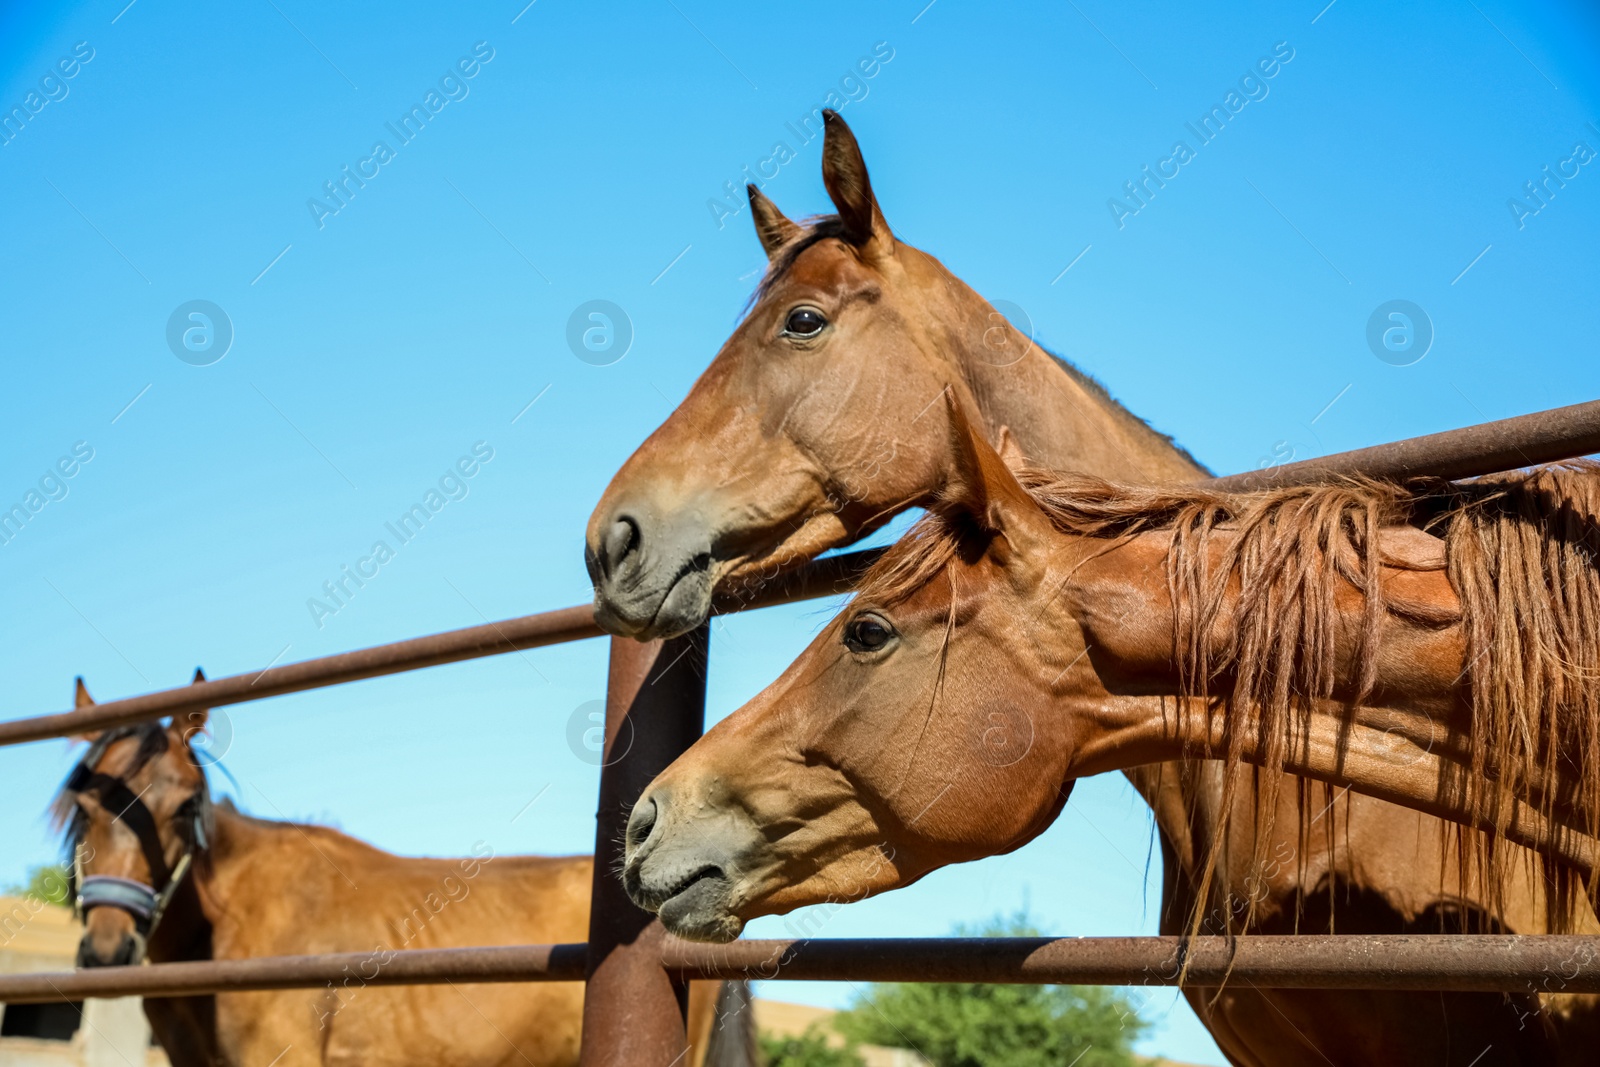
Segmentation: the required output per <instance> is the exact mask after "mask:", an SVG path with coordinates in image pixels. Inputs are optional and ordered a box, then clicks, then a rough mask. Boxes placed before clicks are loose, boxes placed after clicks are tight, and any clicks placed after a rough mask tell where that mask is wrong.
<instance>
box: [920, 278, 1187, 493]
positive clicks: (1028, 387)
mask: <svg viewBox="0 0 1600 1067" xmlns="http://www.w3.org/2000/svg"><path fill="white" fill-rule="evenodd" d="M925 258H926V261H927V262H926V265H924V267H923V270H922V271H918V272H917V273H919V274H924V273H925V272H926V271H929V270H931V271H932V272H934V278H935V279H936V281H935V288H936V291H940V292H942V295H943V297H944V300H943V301H941V302H942V303H943V304H944V305H945V316H944V317H945V318H946V321H945V322H944V323H943V324H942V325H943V328H942V329H941V330H939V331H938V332H937V334H936V341H935V343H936V344H937V345H938V346H939V347H940V348H942V349H943V353H942V354H943V356H944V357H945V358H946V359H947V360H948V361H949V362H950V363H951V364H952V365H953V367H954V368H955V370H956V373H957V374H958V375H959V377H960V379H961V381H962V382H963V383H964V384H965V385H966V386H967V388H968V389H969V390H970V391H971V393H972V398H973V400H974V401H976V403H977V406H978V410H979V411H980V412H981V413H982V415H983V419H984V422H985V423H986V424H987V428H988V429H989V430H990V432H991V435H993V434H997V433H998V432H999V429H1000V427H1002V426H1004V427H1007V428H1009V430H1010V432H1011V435H1012V437H1013V438H1014V439H1015V440H1016V443H1017V445H1018V446H1019V447H1020V448H1021V450H1022V453H1023V455H1024V456H1025V457H1026V458H1027V460H1028V462H1029V463H1030V464H1032V465H1034V466H1039V467H1046V468H1049V469H1051V470H1058V471H1076V472H1080V473H1084V474H1092V475H1095V476H1097V477H1101V478H1106V479H1108V480H1111V481H1124V482H1142V483H1155V484H1160V483H1167V482H1187V481H1194V480H1196V479H1198V478H1202V477H1204V476H1205V475H1206V471H1205V469H1204V468H1202V467H1201V466H1200V465H1199V464H1198V463H1196V462H1195V460H1194V459H1193V457H1191V456H1190V455H1189V454H1188V453H1187V452H1185V451H1184V450H1183V449H1181V448H1179V447H1178V446H1176V445H1174V444H1173V443H1172V441H1171V439H1170V438H1168V437H1166V436H1165V435H1163V434H1160V433H1157V432H1156V431H1155V430H1152V429H1151V428H1150V427H1149V426H1148V425H1146V424H1145V423H1144V422H1143V421H1142V420H1140V419H1139V418H1137V417H1135V416H1134V415H1133V414H1132V413H1130V412H1129V411H1128V410H1127V409H1126V408H1124V407H1123V406H1122V405H1121V404H1119V403H1117V402H1116V401H1115V400H1113V399H1112V398H1111V397H1110V396H1109V395H1108V394H1107V393H1106V392H1105V390H1103V389H1101V388H1100V387H1099V386H1098V385H1096V384H1095V383H1094V382H1093V381H1092V380H1091V379H1090V378H1089V377H1088V376H1087V375H1084V374H1081V373H1079V372H1077V371H1075V370H1073V369H1071V368H1070V367H1069V366H1068V365H1067V364H1065V363H1064V362H1062V361H1060V360H1058V359H1056V358H1055V357H1054V356H1051V355H1050V354H1049V353H1047V352H1046V351H1045V350H1044V349H1042V348H1040V347H1039V346H1038V345H1033V344H1030V345H1029V347H1028V350H1027V352H1026V354H1025V355H1024V356H1022V358H1020V359H1018V360H1016V361H1015V362H1012V363H1009V364H1008V365H1006V366H996V365H995V364H996V362H997V359H996V352H995V350H994V349H992V348H988V347H986V346H985V345H984V343H983V338H984V336H985V331H986V330H987V329H989V328H990V327H991V326H992V325H993V324H994V323H995V322H996V321H997V320H996V318H995V316H996V315H997V314H998V313H997V312H996V311H995V310H994V308H993V307H991V306H990V304H989V302H988V301H986V300H984V299H983V297H981V296H979V295H978V294H977V293H976V292H974V291H973V290H972V289H971V288H970V287H968V286H967V285H966V284H965V283H964V282H962V281H961V280H960V279H959V278H957V277H955V275H953V274H951V273H950V272H949V271H948V270H946V269H945V268H944V267H943V265H942V264H939V263H938V261H937V260H934V259H932V257H925Z"/></svg>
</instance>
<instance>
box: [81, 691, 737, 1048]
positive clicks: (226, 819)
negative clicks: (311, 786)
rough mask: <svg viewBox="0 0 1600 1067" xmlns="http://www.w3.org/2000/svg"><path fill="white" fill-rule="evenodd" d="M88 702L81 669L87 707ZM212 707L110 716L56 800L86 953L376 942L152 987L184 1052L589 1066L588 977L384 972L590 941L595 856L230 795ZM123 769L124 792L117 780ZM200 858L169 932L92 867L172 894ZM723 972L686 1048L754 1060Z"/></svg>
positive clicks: (157, 1007)
mask: <svg viewBox="0 0 1600 1067" xmlns="http://www.w3.org/2000/svg"><path fill="white" fill-rule="evenodd" d="M198 678H199V675H198V674H197V680H198ZM89 703H92V701H91V700H90V699H89V697H88V693H87V691H85V690H84V689H83V688H82V683H81V681H80V683H79V694H78V704H79V706H85V705H86V704H89ZM205 718H206V715H205V713H204V712H200V713H194V714H191V715H189V716H184V717H182V718H180V720H179V721H177V722H174V723H171V724H168V725H163V724H161V723H145V724H141V725H139V726H136V727H126V728H122V729H120V730H113V731H110V732H109V733H108V734H106V735H103V736H102V737H101V738H99V739H96V741H95V742H94V744H93V746H92V747H91V749H90V752H89V754H88V755H87V756H86V757H85V760H84V762H83V763H82V764H80V770H81V771H82V772H83V773H82V774H80V773H79V772H78V771H75V772H74V775H73V777H72V778H69V780H68V787H67V788H66V789H64V790H63V792H62V794H61V796H60V797H59V798H58V800H57V803H56V807H55V813H56V815H57V817H58V818H59V819H60V820H62V821H63V822H64V823H65V824H66V826H67V830H68V834H69V842H70V844H71V846H72V851H73V854H74V855H75V856H76V857H77V859H78V861H79V862H78V864H77V866H78V867H79V868H81V874H82V875H84V876H85V877H84V879H83V883H82V885H80V887H79V891H80V892H85V904H84V910H85V914H84V925H85V934H84V938H83V942H82V944H81V945H80V948H79V963H80V965H81V966H104V965H107V964H111V963H128V962H136V961H137V960H138V959H139V957H140V956H141V955H144V956H147V957H148V958H149V959H151V960H152V961H154V962H158V963H166V962H178V961H184V960H197V959H218V960H237V959H252V958H259V957H264V956H279V955H303V954H317V953H366V954H367V955H366V957H365V959H363V960H362V961H361V962H360V963H359V964H358V965H357V966H355V967H354V968H347V969H346V972H345V975H344V976H343V978H342V979H341V980H339V981H336V982H330V983H328V985H327V986H326V987H324V988H322V989H310V990H307V989H288V990H276V991H268V992H251V993H222V994H217V995H215V996H208V997H182V998H155V999H149V1000H146V1001H145V1012H146V1014H147V1016H148V1017H149V1019H150V1021H151V1025H152V1029H153V1030H154V1031H155V1033H156V1036H157V1038H158V1039H159V1040H160V1042H161V1044H162V1046H163V1048H165V1049H166V1050H167V1052H168V1055H169V1057H170V1058H171V1060H172V1062H173V1064H174V1067H248V1065H265V1064H276V1065H278V1067H335V1065H338V1067H356V1065H361V1067H411V1065H427V1067H496V1065H506V1067H510V1065H513V1064H518V1065H521V1067H572V1065H575V1064H577V1062H578V1051H579V1041H580V1038H581V1028H582V1017H583V985H582V983H580V982H530V983H482V984H471V983H448V984H442V985H417V986H389V987H384V986H374V985H369V984H368V983H369V982H370V981H371V980H372V979H374V978H376V977H377V976H378V975H380V974H381V973H382V971H383V967H384V966H385V965H386V964H387V963H388V961H389V960H390V959H391V958H392V956H393V954H394V952H396V951H398V950H402V949H413V948H454V947H467V946H479V945H482V946H497V945H506V944H541V943H573V942H581V941H583V940H585V938H586V937H587V934H588V924H589V899H590V890H591V886H592V878H593V874H594V863H593V859H592V858H591V857H589V856H564V857H543V856H501V855H498V854H496V853H495V851H494V849H493V848H492V846H491V845H489V844H488V843H485V842H479V843H478V844H476V845H474V846H473V849H472V852H471V854H470V855H468V856H465V857H459V858H448V859H432V858H411V857H402V856H396V855H393V854H392V853H388V852H384V851H382V850H380V849H377V848H374V847H372V846H370V845H368V844H366V843H364V842H361V841H358V840H356V839H355V838H352V837H350V836H348V835H346V834H343V833H340V832H339V831H337V830H332V829H329V828H327V827H321V826H314V825H306V824H300V823H292V822H277V821H269V820H264V819H258V818H254V817H251V816H248V815H244V814H241V813H240V812H238V811H236V810H235V809H234V808H233V807H232V805H231V804H228V803H223V804H219V805H212V804H211V803H210V794H209V790H208V787H207V784H206V779H205V774H204V772H203V771H202V770H201V768H200V766H199V765H198V763H197V761H196V759H195V756H194V752H193V750H192V748H191V747H190V744H189V741H190V738H191V737H192V735H193V733H194V732H195V731H197V730H199V729H201V728H203V726H204V723H205ZM119 786H121V787H123V788H125V789H126V790H127V793H126V794H125V795H124V794H115V791H116V790H117V788H118V787H119ZM117 797H136V803H134V804H127V800H126V799H117ZM108 801H109V802H108ZM124 805H126V806H124ZM146 828H147V829H146ZM185 855H187V856H188V857H189V860H190V863H189V866H188V868H187V872H186V873H180V876H179V878H178V880H177V881H175V882H174V883H172V884H173V885H174V892H173V893H172V895H171V900H170V903H169V904H168V906H167V908H166V910H165V912H164V913H161V914H160V915H159V918H158V919H157V921H156V922H155V924H154V927H153V929H152V928H151V923H150V919H149V918H148V917H145V918H144V919H143V920H142V921H141V919H140V918H139V917H138V915H137V914H136V913H137V912H138V911H139V910H140V909H139V908H137V907H135V908H134V910H133V911H132V912H130V911H129V910H125V909H124V908H122V907H119V906H114V905H112V904H109V903H106V902H104V901H103V899H101V898H97V897H95V896H94V895H93V894H92V893H89V892H87V890H88V887H89V886H90V885H91V883H92V880H94V879H101V880H102V881H104V880H107V879H125V880H127V881H128V882H129V883H132V884H134V885H146V886H150V887H152V888H153V889H155V890H157V891H159V889H160V888H161V887H162V885H161V883H162V882H163V879H162V878H160V877H159V876H155V875H152V873H151V871H152V867H153V866H154V867H160V866H161V865H163V864H164V865H165V866H166V867H167V869H169V870H174V871H180V872H181V871H182V868H181V867H180V863H181V862H182V861H183V857H184V856H185ZM96 900H101V902H100V903H94V901H96ZM719 988H720V989H722V990H726V988H727V987H726V985H722V986H719V984H718V983H707V982H694V983H691V984H690V987H689V1013H690V1014H689V1039H690V1042H691V1045H690V1048H691V1052H692V1053H693V1055H692V1057H691V1058H690V1059H689V1060H688V1061H687V1062H688V1063H691V1064H703V1063H705V1062H707V1057H708V1056H710V1055H712V1054H714V1051H713V1047H712V1046H713V1042H716V1043H718V1044H719V1045H721V1046H722V1047H723V1048H724V1050H725V1052H726V1051H733V1052H734V1053H735V1054H734V1055H733V1057H732V1058H731V1059H729V1060H727V1061H722V1060H717V1061H713V1062H719V1063H721V1062H728V1063H744V1062H747V1061H746V1060H743V1059H740V1058H739V1055H738V1054H737V1050H738V1049H740V1048H742V1047H746V1046H745V1045H744V1038H745V1037H746V1036H747V1033H746V1031H747V1030H748V1028H749V1026H751V1025H752V1021H751V1019H750V1017H749V1013H748V1012H746V1013H743V1014H741V1015H740V1016H739V1017H738V1018H737V1019H727V1018H725V1019H724V1022H723V1025H721V1026H718V1027H716V1033H713V1024H714V1022H715V1012H716V1009H717V1005H716V1004H715V1003H714V1002H715V1001H716V999H717V997H718V995H719Z"/></svg>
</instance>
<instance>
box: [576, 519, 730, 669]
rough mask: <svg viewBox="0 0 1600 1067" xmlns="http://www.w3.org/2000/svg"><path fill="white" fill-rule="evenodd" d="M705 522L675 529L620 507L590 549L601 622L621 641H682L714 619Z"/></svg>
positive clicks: (587, 549) (587, 557)
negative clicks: (702, 526)
mask: <svg viewBox="0 0 1600 1067" xmlns="http://www.w3.org/2000/svg"><path fill="white" fill-rule="evenodd" d="M698 525H699V524H696V523H691V524H687V526H686V527H685V528H682V529H671V528H667V527H665V526H664V525H662V524H660V523H657V522H654V521H652V519H651V517H650V515H649V513H648V511H647V510H645V509H636V510H631V511H630V510H628V509H618V510H617V511H616V512H614V513H613V517H612V518H611V519H609V520H608V521H606V522H605V523H603V524H602V525H600V526H599V527H598V529H597V531H596V532H595V533H594V534H593V535H592V536H591V537H590V539H589V543H588V544H587V545H585V547H584V563H585V565H586V566H587V567H588V569H589V579H590V581H592V582H593V583H594V615H595V622H596V623H598V624H599V626H600V627H601V629H603V630H606V631H607V632H609V633H613V634H616V635H617V636H619V637H633V638H637V639H639V640H641V641H646V640H652V639H655V638H665V637H676V636H677V635H679V634H682V633H687V632H688V631H690V630H692V629H694V628H695V627H696V626H699V625H700V624H701V623H703V622H705V621H706V619H707V618H709V617H710V615H711V594H712V589H713V586H714V582H713V579H712V554H711V542H710V539H709V538H708V537H707V535H706V534H705V533H704V532H703V530H698V529H694V528H693V527H697V526H698Z"/></svg>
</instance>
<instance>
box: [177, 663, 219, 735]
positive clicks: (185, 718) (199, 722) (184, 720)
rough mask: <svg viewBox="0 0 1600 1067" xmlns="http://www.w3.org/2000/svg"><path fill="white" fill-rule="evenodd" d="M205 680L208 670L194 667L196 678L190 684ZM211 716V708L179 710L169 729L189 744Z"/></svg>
mask: <svg viewBox="0 0 1600 1067" xmlns="http://www.w3.org/2000/svg"><path fill="white" fill-rule="evenodd" d="M205 680H206V672H205V671H203V670H201V669H200V668H199V667H196V668H195V669H194V678H193V679H192V680H191V681H190V682H189V684H190V685H199V684H200V683H201V682H203V681H205ZM210 718H211V709H210V708H195V709H194V710H193V711H184V712H179V713H178V714H177V715H174V716H173V717H172V722H171V724H170V725H169V726H168V729H170V730H171V731H172V732H173V733H175V734H177V735H178V736H179V737H180V738H182V739H183V742H184V744H188V743H189V739H190V738H191V737H193V736H194V735H195V734H197V733H199V732H200V731H201V730H204V729H205V728H206V723H207V722H208V721H209V720H210Z"/></svg>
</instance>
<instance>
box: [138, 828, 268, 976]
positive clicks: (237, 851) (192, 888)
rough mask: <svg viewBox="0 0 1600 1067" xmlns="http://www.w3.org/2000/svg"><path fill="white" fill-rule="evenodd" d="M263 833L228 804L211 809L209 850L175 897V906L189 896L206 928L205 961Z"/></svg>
mask: <svg viewBox="0 0 1600 1067" xmlns="http://www.w3.org/2000/svg"><path fill="white" fill-rule="evenodd" d="M264 832H265V831H264V829H263V827H261V826H260V825H259V824H258V822H257V820H254V819H251V818H249V817H248V816H245V815H241V814H239V812H237V811H235V810H234V809H233V808H232V807H231V806H229V805H226V804H217V805H215V806H214V807H213V808H212V823H211V829H210V841H209V843H208V847H207V848H206V850H205V852H204V853H202V854H199V855H196V857H195V862H194V865H193V867H192V868H191V873H190V875H189V877H188V878H187V879H185V884H184V885H183V887H181V888H180V890H179V891H178V893H177V894H176V895H175V896H174V897H173V901H174V903H176V902H177V901H178V900H179V899H181V898H184V897H186V896H187V897H191V898H193V900H194V906H195V909H196V911H197V913H198V917H199V921H200V922H202V923H204V925H205V950H206V957H205V958H209V957H210V949H211V931H212V928H213V926H214V925H215V924H217V923H219V922H222V921H223V920H224V918H225V915H226V911H227V906H226V902H227V900H228V898H229V897H230V896H231V895H232V891H233V886H234V884H235V883H236V882H237V881H238V879H239V877H240V875H241V874H242V873H243V871H244V868H245V867H246V866H247V865H248V863H249V860H250V852H251V849H252V848H253V846H254V845H255V844H256V843H257V842H258V841H259V840H260V838H261V836H262V834H263V833H264ZM162 925H163V926H165V925H166V922H165V921H163V922H162ZM151 956H152V958H154V956H155V945H154V944H152V945H151ZM187 958H199V957H187Z"/></svg>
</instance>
